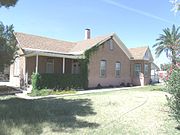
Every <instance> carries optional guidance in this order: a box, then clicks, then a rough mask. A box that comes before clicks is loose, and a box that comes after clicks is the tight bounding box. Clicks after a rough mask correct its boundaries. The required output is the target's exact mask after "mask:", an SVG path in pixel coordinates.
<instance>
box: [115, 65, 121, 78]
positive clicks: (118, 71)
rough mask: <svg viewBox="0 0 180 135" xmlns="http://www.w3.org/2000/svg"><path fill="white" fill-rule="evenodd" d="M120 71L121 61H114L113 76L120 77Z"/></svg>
mask: <svg viewBox="0 0 180 135" xmlns="http://www.w3.org/2000/svg"><path fill="white" fill-rule="evenodd" d="M120 73H121V63H120V62H116V65H115V76H116V77H120Z"/></svg>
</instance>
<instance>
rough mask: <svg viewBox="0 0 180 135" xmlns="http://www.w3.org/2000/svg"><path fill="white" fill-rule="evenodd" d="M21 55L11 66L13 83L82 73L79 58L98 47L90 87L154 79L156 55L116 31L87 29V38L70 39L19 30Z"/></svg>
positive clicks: (90, 68)
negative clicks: (97, 32)
mask: <svg viewBox="0 0 180 135" xmlns="http://www.w3.org/2000/svg"><path fill="white" fill-rule="evenodd" d="M15 36H16V39H17V42H18V47H19V48H20V49H19V57H18V58H17V59H16V60H15V62H14V64H12V65H11V66H10V83H11V84H12V85H14V86H22V85H25V84H27V83H29V82H30V79H31V75H32V73H33V72H35V73H37V72H38V73H55V74H79V72H80V68H81V65H80V63H79V62H78V59H83V58H84V53H85V51H87V50H89V49H91V48H93V47H95V46H96V47H98V49H97V50H96V51H95V52H94V53H93V54H92V55H91V57H90V58H89V64H88V87H89V88H93V87H96V86H97V85H98V84H100V85H101V86H109V85H111V86H119V85H120V84H123V83H124V84H128V83H129V84H133V85H146V84H148V83H149V82H150V77H151V75H150V73H151V63H152V62H153V58H152V55H151V51H150V49H149V48H148V47H141V48H131V49H128V48H127V47H126V46H125V45H124V43H123V42H122V41H121V40H120V39H119V38H118V36H117V35H116V34H114V33H113V34H110V35H106V36H98V37H95V38H91V37H90V30H89V29H86V30H85V40H83V41H79V42H68V41H62V40H56V39H50V38H46V37H41V36H35V35H30V34H25V33H15Z"/></svg>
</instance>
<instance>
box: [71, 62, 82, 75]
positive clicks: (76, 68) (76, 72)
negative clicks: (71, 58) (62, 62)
mask: <svg viewBox="0 0 180 135" xmlns="http://www.w3.org/2000/svg"><path fill="white" fill-rule="evenodd" d="M74 66H75V68H74ZM71 73H72V74H80V63H79V62H72V70H71Z"/></svg>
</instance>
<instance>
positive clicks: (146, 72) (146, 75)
mask: <svg viewBox="0 0 180 135" xmlns="http://www.w3.org/2000/svg"><path fill="white" fill-rule="evenodd" d="M146 66H147V70H146ZM148 75H149V65H148V64H147V63H146V64H144V77H148Z"/></svg>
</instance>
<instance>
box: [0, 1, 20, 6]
mask: <svg viewBox="0 0 180 135" xmlns="http://www.w3.org/2000/svg"><path fill="white" fill-rule="evenodd" d="M17 1H18V0H0V7H2V6H4V7H6V8H9V7H10V6H13V7H14V6H15V5H16V3H17Z"/></svg>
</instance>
